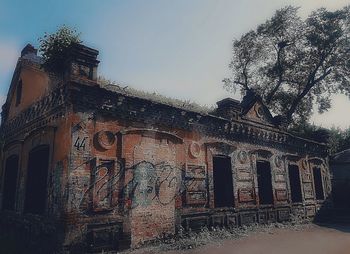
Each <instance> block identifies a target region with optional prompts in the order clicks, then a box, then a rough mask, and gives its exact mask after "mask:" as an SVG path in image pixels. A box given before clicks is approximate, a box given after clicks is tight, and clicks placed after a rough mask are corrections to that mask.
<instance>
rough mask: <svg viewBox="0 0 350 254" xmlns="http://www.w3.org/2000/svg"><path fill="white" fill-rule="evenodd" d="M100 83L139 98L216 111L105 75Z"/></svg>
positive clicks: (199, 111)
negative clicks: (137, 87) (131, 85)
mask: <svg viewBox="0 0 350 254" xmlns="http://www.w3.org/2000/svg"><path fill="white" fill-rule="evenodd" d="M98 83H99V84H100V85H101V86H102V87H104V88H106V89H108V90H111V91H114V92H118V93H121V94H125V95H128V96H134V97H138V98H143V99H146V100H151V101H154V102H157V103H163V104H167V105H169V106H173V107H180V108H183V109H185V110H191V111H196V112H198V113H203V114H208V113H211V112H213V111H214V107H210V106H206V105H199V104H197V103H195V102H193V101H190V100H179V99H175V98H170V97H167V96H164V95H161V94H159V93H156V92H153V93H150V92H145V91H141V90H137V89H134V88H131V87H128V86H121V85H119V84H117V83H116V82H115V81H112V80H109V79H107V78H105V77H103V76H99V77H98Z"/></svg>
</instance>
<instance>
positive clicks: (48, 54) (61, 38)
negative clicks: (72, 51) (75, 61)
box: [39, 25, 82, 74]
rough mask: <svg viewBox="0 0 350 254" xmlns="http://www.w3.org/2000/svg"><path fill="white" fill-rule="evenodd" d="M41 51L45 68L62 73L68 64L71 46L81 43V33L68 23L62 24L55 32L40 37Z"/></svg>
mask: <svg viewBox="0 0 350 254" xmlns="http://www.w3.org/2000/svg"><path fill="white" fill-rule="evenodd" d="M39 42H40V47H39V51H40V53H41V55H42V58H43V68H44V69H45V70H46V71H49V72H54V73H56V74H62V73H63V71H64V67H65V64H66V58H67V54H68V49H69V47H70V46H71V45H72V44H74V43H81V42H82V41H81V40H80V34H79V33H77V32H76V30H74V29H72V28H69V27H68V26H66V25H63V26H61V27H60V28H59V29H58V30H57V31H56V32H55V33H53V34H48V33H45V35H44V36H43V37H42V38H39Z"/></svg>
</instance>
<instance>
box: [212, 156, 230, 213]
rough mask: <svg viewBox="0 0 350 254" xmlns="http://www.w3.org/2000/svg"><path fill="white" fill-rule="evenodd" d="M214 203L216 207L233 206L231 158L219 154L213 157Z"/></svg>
mask: <svg viewBox="0 0 350 254" xmlns="http://www.w3.org/2000/svg"><path fill="white" fill-rule="evenodd" d="M213 170H214V204H215V207H233V206H234V196H233V182H232V169H231V158H230V157H224V156H217V157H214V158H213Z"/></svg>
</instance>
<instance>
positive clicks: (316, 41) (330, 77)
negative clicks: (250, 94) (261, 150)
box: [224, 6, 350, 124]
mask: <svg viewBox="0 0 350 254" xmlns="http://www.w3.org/2000/svg"><path fill="white" fill-rule="evenodd" d="M349 59H350V6H348V7H345V8H343V9H340V10H336V11H329V10H326V9H324V8H321V9H318V10H316V11H314V12H312V13H311V14H310V15H309V16H308V17H307V18H306V19H305V20H304V19H302V18H301V17H300V16H299V15H298V8H296V7H292V6H287V7H285V8H282V9H280V10H277V11H276V13H275V14H274V15H273V17H272V18H270V19H269V20H267V21H266V22H265V23H263V24H261V25H259V26H258V27H257V28H256V29H255V30H251V31H249V32H247V33H246V34H244V35H243V36H242V37H241V38H240V39H237V40H235V41H234V42H233V58H232V61H231V63H230V66H229V67H230V69H231V70H232V76H231V77H230V78H227V79H224V85H225V86H226V88H228V89H233V90H236V89H237V88H238V89H240V90H241V92H242V93H243V94H244V93H245V92H246V91H248V90H254V92H256V93H257V94H259V95H260V96H261V97H262V98H263V100H264V102H265V104H266V105H267V106H268V107H269V108H270V110H271V111H272V112H273V113H275V114H278V115H282V116H284V117H285V121H286V122H287V123H291V122H292V121H294V122H296V123H298V124H299V123H303V122H306V121H307V120H308V119H309V118H310V116H311V114H312V113H313V112H312V110H313V104H314V103H316V104H317V106H318V111H319V112H320V113H322V112H324V111H326V110H328V109H329V108H330V107H331V103H330V99H329V95H330V94H332V93H337V92H341V93H344V94H346V95H348V96H349V95H350V61H349Z"/></svg>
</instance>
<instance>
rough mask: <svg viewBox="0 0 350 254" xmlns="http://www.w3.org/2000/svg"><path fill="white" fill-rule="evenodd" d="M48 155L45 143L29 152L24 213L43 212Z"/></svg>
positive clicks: (47, 147)
mask: <svg viewBox="0 0 350 254" xmlns="http://www.w3.org/2000/svg"><path fill="white" fill-rule="evenodd" d="M49 155H50V152H49V146H47V145H42V146H38V147H36V148H34V149H33V150H31V151H30V153H29V157H28V167H27V184H26V195H25V202H24V212H25V213H33V214H43V213H44V212H45V205H46V197H47V175H48V166H49Z"/></svg>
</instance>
